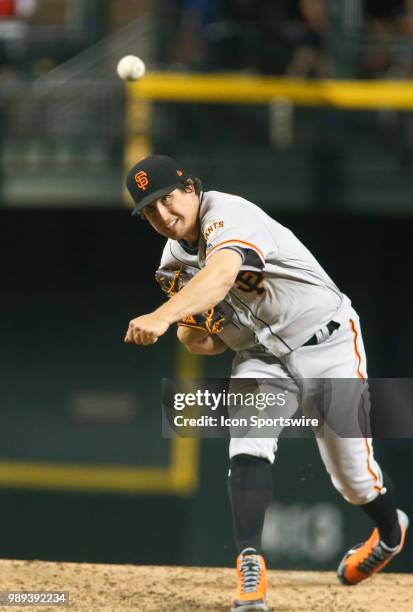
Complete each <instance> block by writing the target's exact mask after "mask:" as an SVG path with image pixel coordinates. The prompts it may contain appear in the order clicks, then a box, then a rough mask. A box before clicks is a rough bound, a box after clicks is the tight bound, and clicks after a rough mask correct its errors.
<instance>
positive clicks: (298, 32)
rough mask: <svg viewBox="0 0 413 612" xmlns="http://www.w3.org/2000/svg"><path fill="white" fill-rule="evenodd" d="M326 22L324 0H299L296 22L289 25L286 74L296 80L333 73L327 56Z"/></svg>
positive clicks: (326, 75) (326, 15) (327, 28)
mask: <svg viewBox="0 0 413 612" xmlns="http://www.w3.org/2000/svg"><path fill="white" fill-rule="evenodd" d="M328 32H329V19H328V14H327V7H326V2H325V0H300V2H299V16H298V19H297V20H295V21H294V22H292V23H291V24H289V38H290V40H291V43H292V46H293V49H294V50H293V55H292V59H291V62H290V64H289V66H288V68H287V74H288V75H290V76H295V77H300V78H326V77H331V76H332V73H333V68H332V60H331V58H330V57H329V56H328V53H327V36H328Z"/></svg>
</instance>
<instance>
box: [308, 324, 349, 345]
mask: <svg viewBox="0 0 413 612" xmlns="http://www.w3.org/2000/svg"><path fill="white" fill-rule="evenodd" d="M339 327H340V323H336V322H335V321H330V323H327V325H326V326H325V327H324V328H322V330H320V331H323V330H324V329H326V330H327V331H328V337H330V336H331V334H332V333H333V332H334V331H335V330H336V329H338V328H339ZM317 333H318V332H317ZM317 333H315V334H314V336H311V338H310V339H309V340H307V342H306V343H305V344H303V346H314V345H316V344H320V340H319V339H318V337H317ZM325 339H326V338H325ZM321 342H323V339H321Z"/></svg>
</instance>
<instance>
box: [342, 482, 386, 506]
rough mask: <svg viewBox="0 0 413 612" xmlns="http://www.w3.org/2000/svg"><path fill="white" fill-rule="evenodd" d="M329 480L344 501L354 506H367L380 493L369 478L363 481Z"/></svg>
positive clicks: (375, 484)
mask: <svg viewBox="0 0 413 612" xmlns="http://www.w3.org/2000/svg"><path fill="white" fill-rule="evenodd" d="M331 480H332V482H333V485H334V487H335V488H336V489H337V491H338V492H339V493H341V495H342V496H343V497H344V499H345V500H346V501H348V502H349V503H350V504H353V505H354V506H361V505H364V504H368V503H369V502H371V501H373V499H375V498H376V497H377V495H379V492H380V491H379V488H378V487H377V483H376V482H375V481H373V480H372V479H370V478H369V479H365V480H362V479H357V480H348V479H342V478H336V477H332V478H331Z"/></svg>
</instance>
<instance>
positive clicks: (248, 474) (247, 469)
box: [228, 438, 277, 611]
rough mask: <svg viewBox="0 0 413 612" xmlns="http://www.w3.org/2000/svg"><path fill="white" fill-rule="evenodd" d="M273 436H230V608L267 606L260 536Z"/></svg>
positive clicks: (269, 483) (268, 489) (268, 490)
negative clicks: (233, 571) (233, 553)
mask: <svg viewBox="0 0 413 612" xmlns="http://www.w3.org/2000/svg"><path fill="white" fill-rule="evenodd" d="M276 447H277V443H276V440H270V439H266V438H262V439H257V438H250V439H249V438H232V439H231V442H230V470H229V474H228V491H229V497H230V501H231V510H232V520H233V526H234V533H235V541H236V544H237V549H238V556H237V592H236V595H235V596H234V599H233V603H232V610H233V611H235V610H236V611H240V610H266V609H267V605H266V602H267V585H266V568H265V561H264V557H263V556H262V554H261V537H262V530H263V527H264V519H265V513H266V511H267V508H268V506H269V504H270V503H271V499H272V462H273V461H274V456H275V452H276Z"/></svg>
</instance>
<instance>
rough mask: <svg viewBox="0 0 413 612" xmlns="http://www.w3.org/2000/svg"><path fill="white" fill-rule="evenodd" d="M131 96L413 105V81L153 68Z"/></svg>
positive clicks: (348, 105) (132, 86)
mask: <svg viewBox="0 0 413 612" xmlns="http://www.w3.org/2000/svg"><path fill="white" fill-rule="evenodd" d="M128 96H129V100H130V101H131V102H133V101H134V100H135V101H136V100H147V101H155V100H158V101H160V100H163V101H170V102H177V101H180V102H204V103H211V102H222V103H231V102H233V103H238V104H268V103H270V102H271V101H272V100H274V99H277V98H288V99H289V100H291V102H294V103H295V104H297V105H303V106H335V107H338V108H347V109H351V108H354V109H377V108H397V109H403V110H408V109H413V82H410V81H334V80H317V81H314V80H305V79H291V78H286V77H282V78H274V77H264V76H252V75H234V74H186V73H171V72H149V73H148V74H147V75H146V76H145V77H144V78H143V79H142V80H140V81H137V82H134V83H129V84H128Z"/></svg>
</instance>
